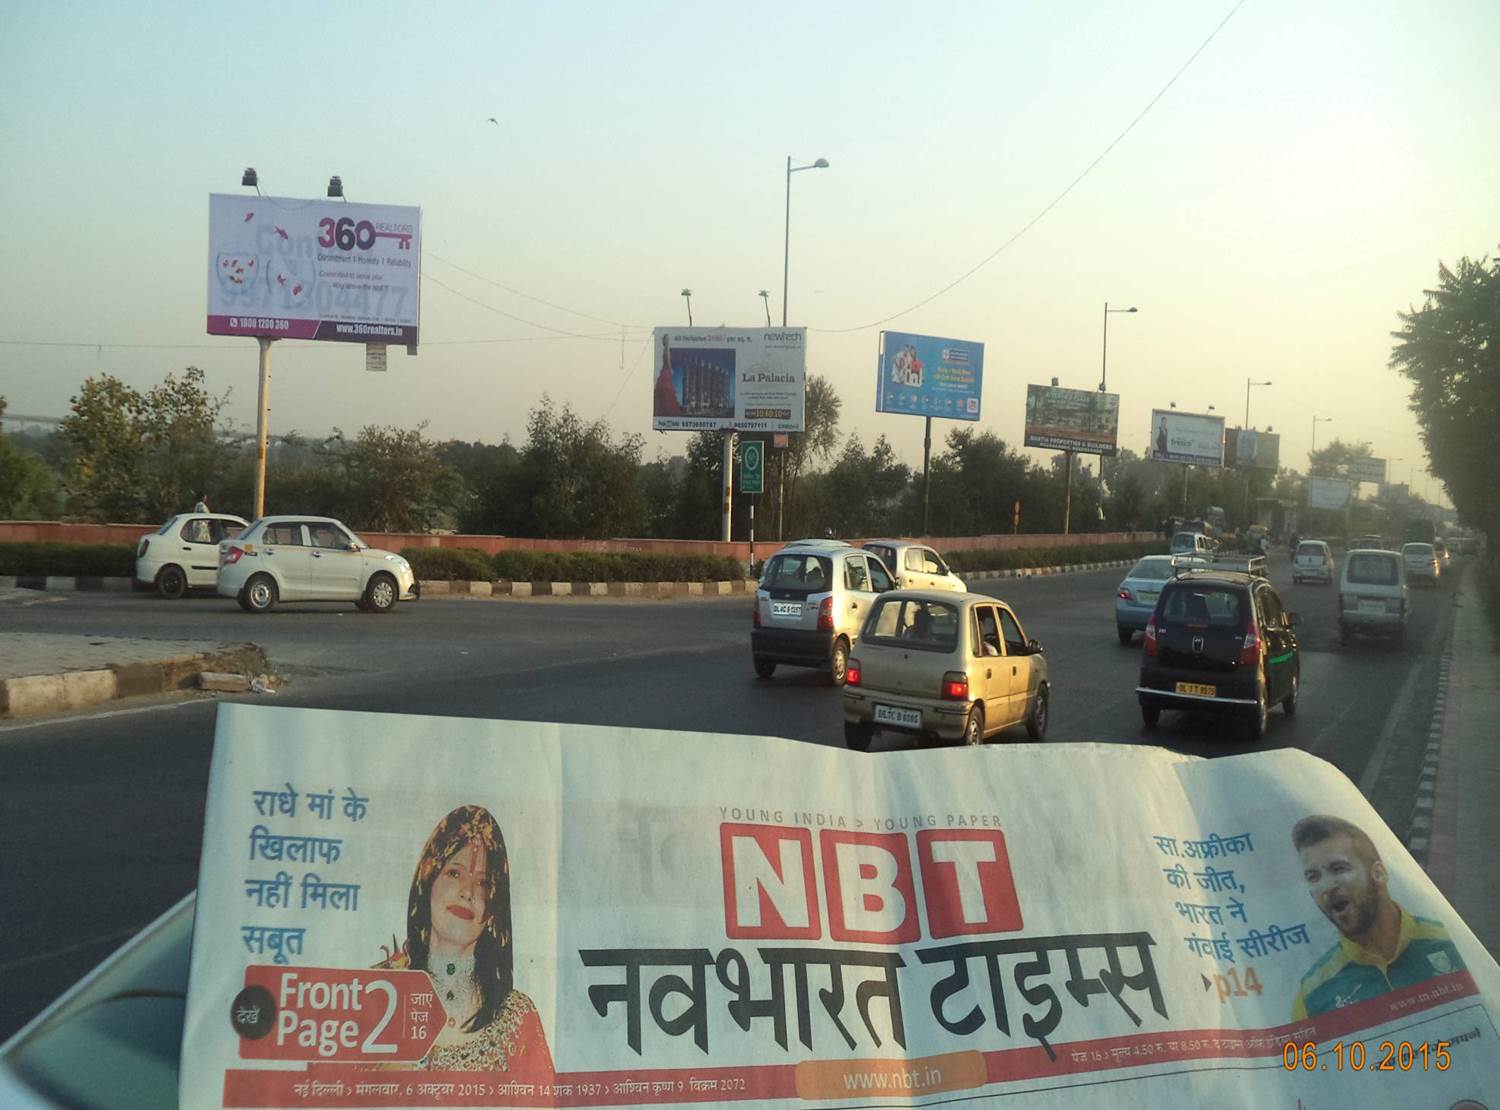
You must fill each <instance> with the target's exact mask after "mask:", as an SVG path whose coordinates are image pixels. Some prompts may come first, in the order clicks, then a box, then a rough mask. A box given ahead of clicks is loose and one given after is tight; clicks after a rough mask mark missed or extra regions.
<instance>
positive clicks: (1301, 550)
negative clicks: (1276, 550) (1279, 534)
mask: <svg viewBox="0 0 1500 1110" xmlns="http://www.w3.org/2000/svg"><path fill="white" fill-rule="evenodd" d="M1297 554H1298V555H1316V556H1318V557H1319V558H1322V556H1323V545H1322V544H1320V543H1300V544H1298V545H1297Z"/></svg>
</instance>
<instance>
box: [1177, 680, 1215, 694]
mask: <svg viewBox="0 0 1500 1110" xmlns="http://www.w3.org/2000/svg"><path fill="white" fill-rule="evenodd" d="M1177 692H1178V693H1179V694H1197V695H1198V696H1199V697H1204V698H1216V697H1218V696H1219V688H1218V687H1217V686H1205V685H1204V684H1203V683H1201V682H1179V683H1178V684H1177Z"/></svg>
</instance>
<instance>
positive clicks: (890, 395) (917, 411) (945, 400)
mask: <svg viewBox="0 0 1500 1110" xmlns="http://www.w3.org/2000/svg"><path fill="white" fill-rule="evenodd" d="M983 387H984V344H983V343H976V342H974V341H973V340H969V339H943V338H942V337H940V336H936V335H908V334H906V333H905V332H899V331H883V332H881V333H880V376H879V380H878V381H877V383H876V386H875V411H876V412H894V413H903V414H905V415H907V416H942V417H947V418H948V419H950V420H978V419H979V395H980V393H981V392H982V390H983Z"/></svg>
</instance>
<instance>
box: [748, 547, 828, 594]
mask: <svg viewBox="0 0 1500 1110" xmlns="http://www.w3.org/2000/svg"><path fill="white" fill-rule="evenodd" d="M832 581H833V563H832V562H831V561H830V560H829V558H828V557H827V556H826V555H804V554H798V553H794V552H784V553H783V554H780V555H776V556H774V557H773V558H772V559H771V561H770V563H768V564H767V565H766V573H765V577H764V578H762V579H761V586H762V588H764V589H767V590H796V591H798V592H799V593H804V594H817V593H827V592H828V591H829V590H830V589H832V586H831V585H830V583H832Z"/></svg>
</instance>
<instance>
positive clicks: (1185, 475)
mask: <svg viewBox="0 0 1500 1110" xmlns="http://www.w3.org/2000/svg"><path fill="white" fill-rule="evenodd" d="M1192 469H1193V465H1192V463H1183V464H1182V515H1183V516H1187V511H1188V508H1187V497H1188V474H1189V473H1190V472H1191V471H1192Z"/></svg>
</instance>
